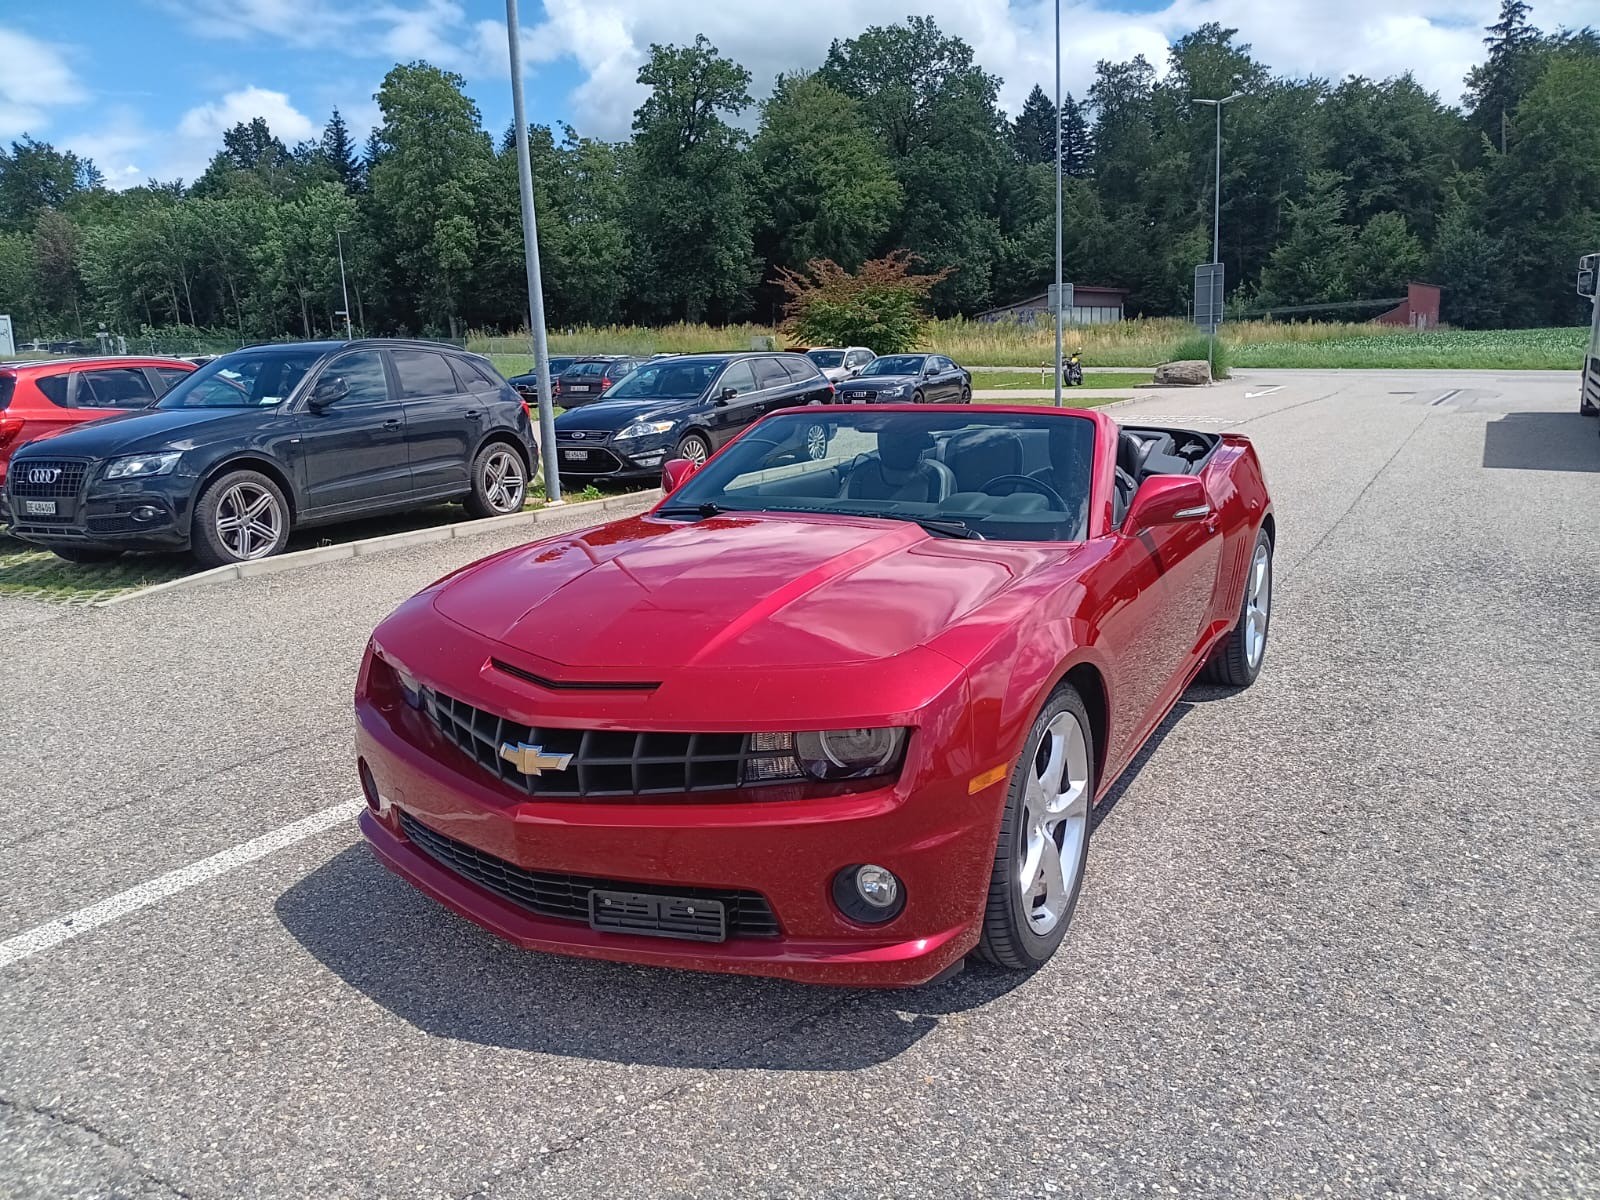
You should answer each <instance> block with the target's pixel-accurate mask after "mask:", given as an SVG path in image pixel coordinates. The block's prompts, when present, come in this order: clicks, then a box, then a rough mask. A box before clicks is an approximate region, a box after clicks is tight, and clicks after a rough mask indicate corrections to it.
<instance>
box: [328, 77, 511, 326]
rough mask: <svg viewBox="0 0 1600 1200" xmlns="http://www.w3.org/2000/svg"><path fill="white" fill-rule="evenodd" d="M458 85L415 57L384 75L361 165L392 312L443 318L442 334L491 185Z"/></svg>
mask: <svg viewBox="0 0 1600 1200" xmlns="http://www.w3.org/2000/svg"><path fill="white" fill-rule="evenodd" d="M464 83H465V81H464V80H463V79H462V78H461V76H459V75H456V74H454V73H453V72H449V71H441V70H440V69H439V68H438V67H434V66H431V65H429V64H428V63H424V62H415V63H410V64H408V65H405V66H397V67H395V68H393V69H392V70H391V71H390V72H389V73H388V74H387V75H385V76H384V79H383V84H382V86H381V87H380V88H379V89H378V95H377V99H378V107H379V109H380V110H381V112H382V113H383V124H382V125H381V126H380V127H379V129H378V159H377V162H376V163H375V164H374V165H373V167H372V168H371V172H370V181H371V189H372V208H373V217H374V225H375V230H374V232H375V233H376V234H377V236H378V238H379V239H381V241H382V242H383V243H384V245H385V246H386V249H387V257H388V258H389V260H390V262H391V269H390V272H389V284H390V289H391V294H390V303H391V306H392V308H391V311H393V310H394V309H399V310H400V312H405V311H407V310H409V312H410V313H414V314H416V316H417V317H420V319H421V321H422V322H424V323H431V322H443V323H444V324H445V325H446V326H447V327H448V329H449V332H450V336H451V337H456V336H458V335H459V330H460V328H461V317H462V312H463V308H464V307H465V302H466V298H467V294H468V292H469V290H470V288H471V286H472V276H473V271H474V267H475V264H476V263H477V262H478V261H479V253H480V245H479V237H478V227H479V217H480V216H481V215H482V210H483V208H484V205H485V201H486V195H487V193H488V192H489V191H490V189H491V188H492V187H493V186H494V183H495V173H494V170H493V163H494V153H493V149H492V146H491V144H490V141H489V136H488V134H486V133H484V131H483V128H482V124H481V120H480V118H479V115H478V108H477V105H475V104H473V103H472V101H471V100H469V99H467V97H466V95H465V94H464V93H463V91H462V87H463V85H464ZM330 233H331V231H330ZM330 242H331V239H330ZM396 315H398V314H396ZM413 319H416V318H413ZM407 323H408V324H409V322H407Z"/></svg>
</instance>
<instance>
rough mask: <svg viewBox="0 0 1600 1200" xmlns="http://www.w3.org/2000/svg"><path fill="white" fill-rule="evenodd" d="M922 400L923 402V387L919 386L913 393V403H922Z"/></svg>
mask: <svg viewBox="0 0 1600 1200" xmlns="http://www.w3.org/2000/svg"><path fill="white" fill-rule="evenodd" d="M922 402H923V395H922V389H921V388H918V389H917V390H916V391H914V392H912V393H911V403H913V404H921V403H922Z"/></svg>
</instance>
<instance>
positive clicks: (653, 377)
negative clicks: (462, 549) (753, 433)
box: [556, 353, 833, 480]
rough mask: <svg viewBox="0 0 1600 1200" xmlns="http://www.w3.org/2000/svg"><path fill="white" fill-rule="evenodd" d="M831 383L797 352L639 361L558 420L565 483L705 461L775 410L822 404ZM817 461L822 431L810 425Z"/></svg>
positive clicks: (648, 474) (641, 474)
mask: <svg viewBox="0 0 1600 1200" xmlns="http://www.w3.org/2000/svg"><path fill="white" fill-rule="evenodd" d="M832 399H833V384H832V383H830V382H829V381H828V379H827V377H826V376H824V375H823V373H822V371H821V370H820V369H819V368H818V367H817V364H816V363H814V362H812V361H811V360H810V359H809V358H807V357H806V356H805V355H803V354H773V353H765V354H760V353H758V354H686V355H680V356H677V357H673V358H663V359H658V360H653V361H651V362H647V363H645V364H644V365H643V366H641V367H639V368H638V369H637V370H635V371H634V372H633V373H632V374H631V375H629V376H628V377H627V378H626V379H624V380H622V381H621V382H620V383H617V384H615V385H614V386H613V387H612V388H611V389H610V390H609V391H607V392H606V394H605V396H604V397H602V398H601V399H600V400H599V401H598V402H597V403H595V404H588V405H585V406H584V407H582V408H577V409H572V410H569V411H567V412H564V413H562V414H561V415H560V416H559V417H557V418H556V454H557V459H558V461H559V462H560V466H561V475H562V478H564V479H565V478H568V477H572V478H574V479H579V480H589V479H600V478H605V479H653V478H655V477H656V476H658V475H660V474H661V466H662V464H663V463H664V462H666V460H667V459H669V458H687V459H689V460H690V461H692V462H696V463H701V462H704V461H705V460H706V459H707V458H708V457H709V456H710V455H711V454H713V453H714V452H715V451H716V450H718V449H719V448H720V447H721V446H722V444H723V443H724V442H726V441H728V440H729V439H730V438H732V437H733V436H734V435H735V434H737V433H739V432H740V431H741V430H743V429H744V427H745V426H746V425H748V424H750V422H752V421H754V420H757V419H758V418H760V417H763V416H765V415H766V414H767V413H769V412H772V411H773V410H775V409H779V408H792V407H794V406H796V405H801V404H825V403H827V402H829V401H831V400H832ZM807 436H808V438H809V439H810V441H809V443H808V446H807V447H804V448H802V449H805V450H808V451H809V453H810V456H811V457H813V458H820V457H821V456H822V455H823V454H824V453H825V452H826V450H827V446H828V431H827V428H826V426H825V425H824V424H823V423H821V422H818V423H817V425H816V427H815V428H814V429H808V432H807Z"/></svg>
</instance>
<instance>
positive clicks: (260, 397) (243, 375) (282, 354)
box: [155, 350, 323, 408]
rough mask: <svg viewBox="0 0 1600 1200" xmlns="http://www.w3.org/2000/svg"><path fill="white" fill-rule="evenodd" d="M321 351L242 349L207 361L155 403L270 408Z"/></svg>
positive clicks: (159, 405)
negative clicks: (257, 350) (253, 350)
mask: <svg viewBox="0 0 1600 1200" xmlns="http://www.w3.org/2000/svg"><path fill="white" fill-rule="evenodd" d="M322 355H323V351H321V350H287V351H286V350H262V351H259V352H252V351H249V350H241V351H239V352H238V353H236V354H228V355H224V356H223V357H222V358H219V359H216V360H214V361H212V362H208V363H207V364H206V365H205V366H203V367H201V368H200V369H199V370H198V371H195V372H194V373H193V374H191V375H188V376H186V377H185V378H184V379H183V380H182V382H180V383H178V384H177V385H176V386H174V387H173V389H172V390H171V391H170V392H168V393H167V394H166V395H165V396H163V397H161V399H160V400H158V401H157V402H156V405H155V407H157V408H267V407H270V406H272V405H275V404H282V403H283V402H284V401H285V400H287V399H288V398H289V394H290V393H291V392H293V391H294V389H295V385H296V384H298V383H299V382H300V380H301V379H303V378H305V373H306V372H307V371H309V370H310V369H311V368H312V367H313V366H314V365H315V364H316V363H317V361H318V360H319V359H321V358H322Z"/></svg>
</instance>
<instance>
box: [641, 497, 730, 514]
mask: <svg viewBox="0 0 1600 1200" xmlns="http://www.w3.org/2000/svg"><path fill="white" fill-rule="evenodd" d="M737 511H738V510H737V509H732V508H729V507H727V506H726V505H724V504H716V503H713V502H712V501H709V500H708V501H706V503H704V504H675V505H672V506H669V507H667V508H658V509H657V510H656V512H657V513H658V514H659V515H661V516H663V517H691V516H693V517H716V516H721V515H722V514H723V513H729V512H737Z"/></svg>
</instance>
